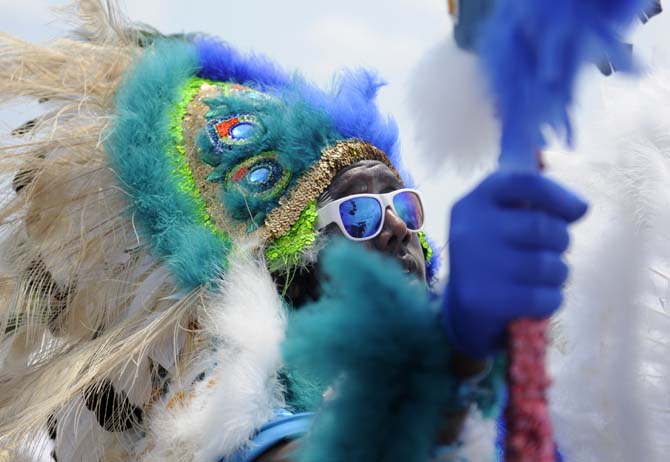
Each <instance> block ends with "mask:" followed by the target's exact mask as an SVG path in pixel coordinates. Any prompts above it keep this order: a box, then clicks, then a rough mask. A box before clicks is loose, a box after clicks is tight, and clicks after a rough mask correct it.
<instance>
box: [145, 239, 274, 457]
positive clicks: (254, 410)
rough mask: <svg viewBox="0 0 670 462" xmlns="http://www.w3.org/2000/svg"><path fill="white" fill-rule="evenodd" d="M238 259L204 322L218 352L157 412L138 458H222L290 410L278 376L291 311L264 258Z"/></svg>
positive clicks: (210, 351) (209, 352)
mask: <svg viewBox="0 0 670 462" xmlns="http://www.w3.org/2000/svg"><path fill="white" fill-rule="evenodd" d="M230 262H231V263H230V267H229V269H228V271H227V273H226V275H225V277H224V279H223V280H222V281H221V285H220V293H219V294H218V295H213V296H212V298H211V300H208V301H207V302H206V307H205V315H204V316H202V317H201V322H202V323H203V326H202V327H203V328H204V329H205V330H206V335H207V337H208V339H209V340H210V341H211V347H210V348H205V352H204V353H203V354H202V355H201V356H200V357H199V359H198V360H196V361H195V363H194V364H192V365H191V366H190V367H189V368H188V372H187V373H186V374H184V375H182V377H181V384H182V386H181V387H179V386H172V387H171V390H170V393H169V394H168V395H167V396H166V397H165V399H164V400H163V401H162V402H161V403H158V404H157V405H156V407H154V409H153V410H152V411H151V413H150V416H149V417H150V420H149V435H148V437H147V438H146V440H147V443H148V444H149V445H150V446H151V448H149V449H148V450H147V451H146V452H145V453H144V454H143V457H142V458H138V460H142V461H144V462H158V461H161V462H186V461H189V462H212V461H215V460H219V458H221V457H223V456H226V455H230V454H232V453H234V452H235V450H237V449H239V448H240V447H243V446H245V445H246V444H248V442H249V440H250V438H251V436H252V435H253V433H254V431H255V430H256V429H258V428H259V427H260V426H261V425H262V424H263V423H265V422H266V421H267V420H269V419H270V418H271V417H272V415H273V410H274V409H275V408H277V407H280V406H281V405H282V401H281V393H280V391H281V390H280V388H281V387H280V386H279V385H278V383H277V371H278V369H279V367H280V349H279V346H280V344H281V342H282V340H283V338H284V331H285V325H286V318H285V312H284V307H283V305H282V302H281V299H280V298H279V296H278V294H277V289H276V287H275V284H274V282H273V281H272V279H271V277H270V274H269V273H268V271H267V269H266V268H265V264H264V262H263V261H259V260H258V259H257V258H255V257H254V256H252V255H251V253H250V252H249V251H247V250H246V249H239V250H237V251H236V253H235V255H233V256H232V257H231V258H230ZM202 372H205V373H206V375H205V378H204V379H202V377H198V375H200V374H201V373H202ZM196 377H198V378H196Z"/></svg>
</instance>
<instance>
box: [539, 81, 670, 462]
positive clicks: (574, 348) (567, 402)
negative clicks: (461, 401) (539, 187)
mask: <svg viewBox="0 0 670 462" xmlns="http://www.w3.org/2000/svg"><path fill="white" fill-rule="evenodd" d="M668 82H670V73H669V72H667V71H657V73H656V74H655V75H653V76H648V77H646V78H645V79H643V80H642V81H640V82H632V83H628V84H622V83H621V82H619V81H617V80H608V81H607V82H606V83H605V87H604V88H602V89H600V93H601V94H602V95H603V96H604V98H603V100H602V102H601V103H600V105H599V106H597V107H595V108H590V109H591V110H592V114H598V116H597V117H592V118H590V120H587V122H588V125H582V126H580V127H578V129H580V130H581V137H580V138H581V143H580V145H581V148H580V150H579V152H578V153H577V156H574V157H572V158H569V157H567V156H565V154H562V155H561V156H560V157H557V158H556V159H552V158H550V163H549V165H550V167H552V170H553V171H554V174H555V175H556V176H558V177H559V178H560V179H561V180H563V181H564V182H567V183H569V184H571V185H572V186H573V187H575V188H576V189H578V190H580V191H581V192H582V194H583V195H585V196H586V197H588V198H589V200H590V201H591V213H590V215H589V217H587V219H586V220H585V222H584V223H582V224H580V225H579V227H578V228H577V229H576V230H575V231H576V232H575V236H574V237H575V239H574V246H573V249H572V252H571V255H570V258H569V259H570V263H571V265H572V268H573V274H572V282H571V283H570V284H569V286H568V290H567V293H566V306H565V309H564V310H563V312H562V313H561V315H560V317H559V320H558V321H559V323H558V328H557V339H556V342H555V348H554V351H553V356H552V369H553V371H554V374H555V385H554V387H553V392H552V404H553V416H554V421H555V427H556V436H557V439H558V443H559V446H560V447H561V449H562V450H563V452H564V455H565V456H566V459H567V460H571V461H573V460H574V461H579V462H605V461H607V462H628V461H632V460H644V461H645V462H665V461H667V460H670V437H668V435H667V429H668V428H670V388H669V386H668V384H669V383H670V370H669V369H670V361H669V360H668V358H670V309H668V307H667V304H666V300H667V297H668V296H669V295H670V250H669V249H670V245H669V244H670V240H669V239H668V231H669V230H670V84H668Z"/></svg>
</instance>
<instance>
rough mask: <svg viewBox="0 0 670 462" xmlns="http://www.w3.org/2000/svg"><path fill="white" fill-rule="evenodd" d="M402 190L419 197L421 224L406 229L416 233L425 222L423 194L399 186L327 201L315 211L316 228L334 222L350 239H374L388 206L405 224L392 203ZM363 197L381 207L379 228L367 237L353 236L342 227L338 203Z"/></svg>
mask: <svg viewBox="0 0 670 462" xmlns="http://www.w3.org/2000/svg"><path fill="white" fill-rule="evenodd" d="M403 192H411V193H413V194H416V196H417V197H418V198H419V205H420V206H421V216H422V218H423V220H422V222H421V226H420V227H419V229H416V230H414V229H409V228H407V230H408V231H409V232H412V233H418V232H420V231H421V230H423V226H424V224H425V221H426V220H425V208H424V206H423V196H422V195H421V192H420V191H418V190H416V189H413V188H401V189H396V190H395V191H391V192H387V193H383V194H370V193H362V194H351V195H349V196H345V197H341V198H339V199H336V200H334V201H332V202H329V203H327V204H326V205H324V206H323V207H320V208H319V209H318V210H317V211H316V213H317V221H316V229H317V230H318V231H321V230H322V229H323V228H325V227H326V226H328V225H329V224H331V223H336V224H337V226H338V227H339V228H340V231H342V234H343V235H344V236H345V237H346V238H347V239H350V240H352V241H367V240H370V239H374V238H375V237H377V236H379V234H380V233H381V232H382V229H384V220H386V209H387V208H390V209H391V210H392V211H393V213H394V214H395V215H396V217H398V218H399V219H400V220H402V221H403V223H405V225H407V223H406V222H405V220H403V219H402V218H400V215H398V211H397V210H396V208H395V205H394V204H393V198H394V197H395V196H397V195H398V194H400V193H403ZM359 197H360V198H363V197H370V198H372V199H376V200H377V202H378V203H379V204H380V205H381V209H382V214H381V220H380V222H379V228H378V229H377V231H375V233H374V234H372V235H370V236H368V237H353V236H352V235H350V234H349V232H348V231H347V230H346V228H345V227H344V223H342V216H341V215H340V204H341V203H343V202H346V201H348V200H351V199H355V198H359Z"/></svg>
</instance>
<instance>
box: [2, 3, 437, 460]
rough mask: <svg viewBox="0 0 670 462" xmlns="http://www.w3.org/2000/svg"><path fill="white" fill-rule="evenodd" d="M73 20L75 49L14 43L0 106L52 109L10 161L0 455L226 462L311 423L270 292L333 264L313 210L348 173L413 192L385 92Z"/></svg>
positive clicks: (105, 13) (216, 46)
mask: <svg viewBox="0 0 670 462" xmlns="http://www.w3.org/2000/svg"><path fill="white" fill-rule="evenodd" d="M108 8H112V9H111V10H110V9H108ZM78 14H79V16H80V21H81V26H80V29H79V30H78V34H79V38H80V40H60V41H57V42H54V43H53V44H52V45H50V46H47V47H39V46H35V45H32V44H29V43H25V42H22V41H20V40H17V39H15V38H13V37H9V36H3V37H2V43H1V44H0V47H1V53H0V56H1V57H0V68H2V70H1V71H0V73H1V77H0V81H1V82H2V83H0V94H1V95H2V98H3V99H4V98H14V97H32V98H35V99H37V100H39V101H41V102H42V103H43V104H44V105H45V108H46V110H45V113H44V114H43V115H42V116H41V117H39V118H37V119H35V120H32V121H29V122H27V123H26V124H24V125H23V126H21V127H19V128H17V129H16V130H15V131H14V135H15V136H18V137H23V138H25V139H26V141H25V142H24V143H22V144H21V143H20V144H17V145H15V146H12V147H11V148H9V150H10V153H11V155H6V156H4V157H3V160H2V168H3V171H4V172H6V173H8V174H12V175H14V179H13V188H14V190H15V191H16V194H15V195H14V196H12V197H9V198H8V200H7V201H6V203H5V204H4V206H3V209H2V217H3V223H5V229H6V230H7V231H6V232H7V237H6V255H7V260H8V265H9V269H8V271H7V272H6V274H5V275H4V277H3V286H2V287H3V303H2V314H1V316H0V332H2V334H3V335H2V339H1V341H0V342H1V343H0V358H1V360H2V372H1V376H0V377H1V378H0V438H2V445H3V446H6V447H9V448H10V449H11V448H12V447H14V446H15V445H16V444H18V443H20V442H21V441H26V440H31V439H32V438H34V436H35V435H36V434H37V433H38V432H39V431H42V430H45V429H47V430H48V432H49V434H50V436H51V437H52V438H53V439H54V447H55V455H56V456H57V458H58V460H60V461H79V460H86V461H91V460H101V461H102V460H142V461H147V462H148V461H154V460H156V461H157V460H161V461H165V460H167V461H173V460H174V461H185V460H197V461H201V460H202V461H206V460H218V459H219V458H222V457H225V456H227V455H231V454H233V453H234V452H235V451H236V450H238V449H239V448H241V447H244V446H245V445H246V444H248V442H249V440H250V438H251V437H252V436H253V434H254V432H255V430H257V429H258V428H259V427H261V426H262V425H263V424H264V423H266V422H267V421H268V420H270V419H271V418H272V416H273V413H274V412H275V410H276V409H278V408H284V407H286V406H290V407H292V408H293V409H298V410H300V408H301V406H302V405H303V404H302V403H301V400H300V396H301V394H300V392H301V388H300V386H299V384H298V383H297V382H296V380H293V379H292V378H291V375H290V374H288V373H284V372H282V370H281V365H282V363H281V358H280V352H279V345H280V343H281V341H282V340H283V338H284V329H285V325H286V312H285V307H284V303H283V301H282V299H281V296H280V294H279V293H278V290H277V287H276V286H275V283H274V281H273V280H272V277H271V273H275V274H277V273H279V274H284V275H289V276H290V275H291V274H292V273H293V272H295V271H296V270H297V269H298V268H300V267H302V266H303V265H306V264H309V263H310V262H312V261H313V260H314V259H315V258H316V253H317V251H318V249H319V247H320V243H319V236H318V234H317V232H316V231H315V220H316V214H315V210H316V200H317V198H318V196H319V195H320V194H321V193H322V192H323V191H324V190H325V188H326V187H327V186H328V184H329V183H330V181H331V179H332V178H333V176H334V175H335V174H336V173H337V171H338V170H340V169H341V168H343V167H345V166H347V165H350V164H352V163H354V162H356V161H358V160H362V159H373V160H377V161H380V162H383V163H385V164H386V165H387V166H388V167H389V168H390V169H391V170H392V171H393V172H394V174H395V175H396V176H397V178H398V179H399V180H400V181H401V182H402V183H404V184H410V183H411V180H410V178H409V177H408V176H407V174H406V172H404V171H403V169H402V165H401V162H400V158H399V154H398V147H397V133H396V128H395V125H394V124H393V122H392V121H390V120H388V119H386V118H385V117H383V116H381V115H380V114H379V112H378V111H377V109H376V106H375V103H374V95H375V93H376V90H377V89H378V88H379V86H380V85H381V82H380V81H379V79H378V78H377V77H376V76H375V75H374V74H372V73H369V72H364V71H362V72H358V73H349V74H345V75H344V76H343V77H342V79H341V81H340V82H339V84H338V85H337V87H336V88H335V90H334V91H333V92H332V93H326V92H323V91H321V90H319V89H317V88H315V87H313V86H311V85H310V84H309V83H307V82H306V81H304V80H303V79H301V78H300V77H298V76H292V75H289V74H287V73H285V72H283V71H282V70H280V69H278V68H277V67H276V66H275V65H274V64H273V63H272V62H270V61H268V60H267V59H265V58H263V57H259V56H253V55H252V56H242V55H240V54H239V53H237V52H236V51H235V50H233V49H232V48H230V47H229V46H228V45H227V44H225V43H222V42H219V41H217V40H215V39H211V38H209V37H202V36H184V37H163V36H160V34H158V33H157V32H155V31H151V30H147V29H140V28H134V27H132V26H131V25H130V24H129V23H127V22H126V21H125V20H124V19H123V18H122V17H121V15H120V14H119V12H118V11H116V10H115V9H114V8H113V6H111V7H110V6H107V7H105V6H103V5H102V4H101V3H99V2H97V1H82V2H80V3H79V5H78ZM421 240H422V243H423V248H424V250H425V259H426V264H427V269H428V274H429V277H432V276H433V275H434V272H435V268H436V266H435V265H436V255H434V254H433V251H432V249H431V246H430V244H429V243H428V241H427V240H426V239H425V237H424V236H423V235H421ZM319 392H320V391H319Z"/></svg>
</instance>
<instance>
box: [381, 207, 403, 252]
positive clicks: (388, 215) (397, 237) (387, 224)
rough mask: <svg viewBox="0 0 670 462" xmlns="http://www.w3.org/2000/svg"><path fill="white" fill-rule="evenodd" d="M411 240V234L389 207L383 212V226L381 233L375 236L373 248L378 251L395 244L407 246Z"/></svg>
mask: <svg viewBox="0 0 670 462" xmlns="http://www.w3.org/2000/svg"><path fill="white" fill-rule="evenodd" d="M410 239H411V234H410V232H409V230H408V229H407V225H406V224H405V222H404V221H402V220H401V219H400V218H399V217H398V215H396V214H395V213H394V212H393V210H391V208H390V207H387V208H386V210H385V211H384V226H383V227H382V231H381V232H380V233H379V236H377V239H376V242H375V244H376V245H375V246H376V247H377V248H378V249H379V250H387V249H389V248H390V247H391V246H393V245H396V244H395V243H396V242H398V243H402V244H405V245H406V244H408V243H409V241H410Z"/></svg>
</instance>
